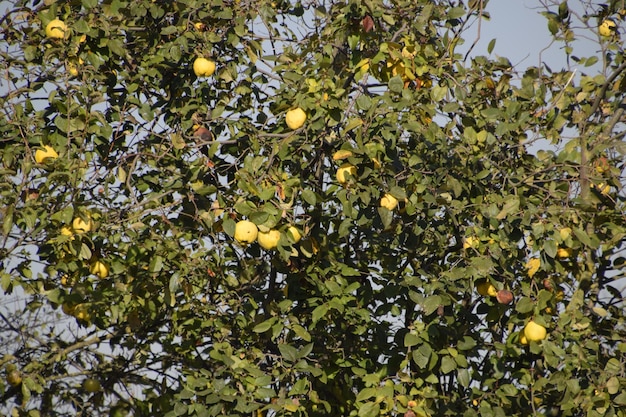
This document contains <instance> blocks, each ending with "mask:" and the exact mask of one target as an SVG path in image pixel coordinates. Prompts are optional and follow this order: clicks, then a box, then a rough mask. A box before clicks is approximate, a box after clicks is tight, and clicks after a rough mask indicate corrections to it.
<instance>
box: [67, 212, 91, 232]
mask: <svg viewBox="0 0 626 417" xmlns="http://www.w3.org/2000/svg"><path fill="white" fill-rule="evenodd" d="M93 228H94V223H93V220H91V216H90V215H87V216H86V220H84V219H83V218H82V217H76V218H74V220H73V221H72V230H74V232H76V233H78V234H83V233H87V232H90V231H92V230H93Z"/></svg>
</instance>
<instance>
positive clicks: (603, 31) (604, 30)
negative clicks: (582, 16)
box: [598, 19, 617, 37]
mask: <svg viewBox="0 0 626 417" xmlns="http://www.w3.org/2000/svg"><path fill="white" fill-rule="evenodd" d="M598 32H599V33H600V36H604V37H609V36H612V35H613V34H615V33H616V32H617V24H616V23H615V21H614V20H613V19H604V20H603V21H602V23H601V24H600V27H599V28H598Z"/></svg>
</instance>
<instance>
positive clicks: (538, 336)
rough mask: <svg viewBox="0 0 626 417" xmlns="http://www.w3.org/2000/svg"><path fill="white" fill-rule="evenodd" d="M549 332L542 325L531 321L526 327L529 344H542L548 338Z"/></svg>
mask: <svg viewBox="0 0 626 417" xmlns="http://www.w3.org/2000/svg"><path fill="white" fill-rule="evenodd" d="M547 334H548V332H547V331H546V328H545V327H543V326H542V325H541V324H537V323H535V322H534V321H532V320H531V321H529V322H528V323H527V324H526V326H525V327H524V336H526V339H527V340H528V341H529V342H540V341H542V340H543V339H545V338H546V336H547Z"/></svg>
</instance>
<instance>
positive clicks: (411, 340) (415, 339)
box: [404, 333, 420, 347]
mask: <svg viewBox="0 0 626 417" xmlns="http://www.w3.org/2000/svg"><path fill="white" fill-rule="evenodd" d="M419 342H420V337H419V336H418V335H416V334H413V333H407V334H405V335H404V347H411V346H415V345H417V344H418V343H419Z"/></svg>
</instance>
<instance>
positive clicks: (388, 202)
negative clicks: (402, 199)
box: [380, 193, 398, 211]
mask: <svg viewBox="0 0 626 417" xmlns="http://www.w3.org/2000/svg"><path fill="white" fill-rule="evenodd" d="M380 206H381V207H384V208H386V209H387V210H390V211H391V210H393V209H395V208H396V207H397V206H398V199H397V198H395V197H394V196H392V195H391V194H389V193H387V194H385V195H384V196H383V198H381V199H380Z"/></svg>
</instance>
